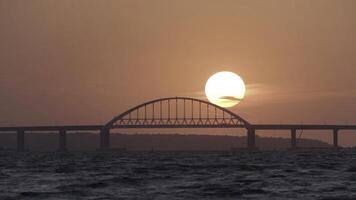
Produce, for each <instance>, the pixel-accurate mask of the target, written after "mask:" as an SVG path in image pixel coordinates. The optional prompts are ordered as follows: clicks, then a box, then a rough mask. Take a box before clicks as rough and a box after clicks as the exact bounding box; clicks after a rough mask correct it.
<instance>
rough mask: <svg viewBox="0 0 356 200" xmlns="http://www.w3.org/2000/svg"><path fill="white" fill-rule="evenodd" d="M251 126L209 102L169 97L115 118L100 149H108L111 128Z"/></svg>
mask: <svg viewBox="0 0 356 200" xmlns="http://www.w3.org/2000/svg"><path fill="white" fill-rule="evenodd" d="M248 127H250V124H249V123H248V122H247V121H246V120H245V119H243V118H242V117H240V116H238V115H237V114H235V113H233V112H231V111H229V110H227V109H225V108H222V107H220V106H217V105H215V104H212V103H210V102H207V101H203V100H200V99H194V98H189V97H169V98H161V99H156V100H152V101H148V102H146V103H143V104H141V105H138V106H135V107H133V108H131V109H129V110H127V111H126V112H123V113H122V114H120V115H118V116H116V117H114V118H113V119H112V120H111V121H109V122H108V123H107V124H106V125H105V126H104V127H103V129H102V130H101V143H100V145H101V148H104V149H105V148H109V146H110V145H109V144H110V129H114V128H248ZM251 138H252V137H251ZM252 142H253V143H254V141H251V142H250V143H252Z"/></svg>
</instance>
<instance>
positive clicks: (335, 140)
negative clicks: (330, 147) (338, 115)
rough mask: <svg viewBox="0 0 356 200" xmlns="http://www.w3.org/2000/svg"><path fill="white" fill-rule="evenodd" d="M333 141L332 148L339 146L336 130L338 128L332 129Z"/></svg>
mask: <svg viewBox="0 0 356 200" xmlns="http://www.w3.org/2000/svg"><path fill="white" fill-rule="evenodd" d="M333 131H334V132H333V143H334V148H338V147H339V144H338V132H339V130H338V129H334V130H333Z"/></svg>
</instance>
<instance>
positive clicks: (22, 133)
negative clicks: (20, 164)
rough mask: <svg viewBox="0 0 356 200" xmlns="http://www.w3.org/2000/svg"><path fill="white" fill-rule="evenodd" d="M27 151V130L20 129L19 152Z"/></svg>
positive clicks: (18, 137) (18, 133) (18, 136)
mask: <svg viewBox="0 0 356 200" xmlns="http://www.w3.org/2000/svg"><path fill="white" fill-rule="evenodd" d="M24 151H25V131H24V130H18V131H17V152H24Z"/></svg>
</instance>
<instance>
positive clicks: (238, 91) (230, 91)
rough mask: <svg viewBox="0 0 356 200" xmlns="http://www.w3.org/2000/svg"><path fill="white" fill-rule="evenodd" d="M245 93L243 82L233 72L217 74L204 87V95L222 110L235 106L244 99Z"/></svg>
mask: <svg viewBox="0 0 356 200" xmlns="http://www.w3.org/2000/svg"><path fill="white" fill-rule="evenodd" d="M245 92H246V88H245V83H244V81H243V80H242V79H241V77H240V76H238V75H237V74H235V73H233V72H227V71H222V72H218V73H216V74H214V75H212V76H211V77H210V78H209V79H208V81H207V82H206V85H205V94H206V96H207V98H208V99H209V101H210V102H211V103H213V104H216V105H218V106H221V107H224V108H228V107H233V106H235V105H237V104H238V103H239V102H240V101H241V100H242V99H243V98H244V96H245Z"/></svg>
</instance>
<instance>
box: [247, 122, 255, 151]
mask: <svg viewBox="0 0 356 200" xmlns="http://www.w3.org/2000/svg"><path fill="white" fill-rule="evenodd" d="M247 148H249V149H255V148H256V130H255V129H254V128H251V127H250V128H248V129H247Z"/></svg>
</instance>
